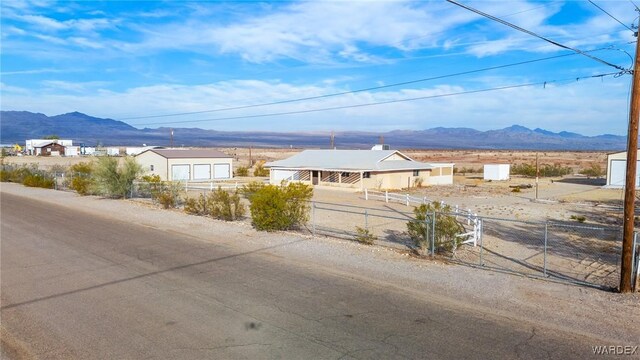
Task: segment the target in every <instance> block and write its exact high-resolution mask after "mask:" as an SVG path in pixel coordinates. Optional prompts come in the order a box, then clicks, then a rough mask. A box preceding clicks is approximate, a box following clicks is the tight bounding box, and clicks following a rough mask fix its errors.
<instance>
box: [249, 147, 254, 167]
mask: <svg viewBox="0 0 640 360" xmlns="http://www.w3.org/2000/svg"><path fill="white" fill-rule="evenodd" d="M252 149H253V146H249V167H252V166H253V156H251V150H252Z"/></svg>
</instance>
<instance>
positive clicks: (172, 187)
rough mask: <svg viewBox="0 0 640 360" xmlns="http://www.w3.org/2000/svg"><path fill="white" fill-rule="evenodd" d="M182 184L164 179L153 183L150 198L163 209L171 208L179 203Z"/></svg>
mask: <svg viewBox="0 0 640 360" xmlns="http://www.w3.org/2000/svg"><path fill="white" fill-rule="evenodd" d="M181 192H182V186H181V185H180V183H177V182H171V181H164V182H162V181H161V182H159V183H154V184H153V189H152V190H151V199H153V201H154V202H156V203H158V204H160V205H161V206H162V207H163V208H164V209H173V208H175V207H177V206H178V204H179V203H180V194H181Z"/></svg>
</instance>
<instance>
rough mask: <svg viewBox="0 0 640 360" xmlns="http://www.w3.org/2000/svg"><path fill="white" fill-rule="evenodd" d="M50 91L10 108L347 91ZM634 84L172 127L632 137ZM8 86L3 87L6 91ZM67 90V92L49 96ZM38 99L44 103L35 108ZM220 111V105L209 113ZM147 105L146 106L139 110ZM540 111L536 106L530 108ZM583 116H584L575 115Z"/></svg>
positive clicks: (306, 106)
mask: <svg viewBox="0 0 640 360" xmlns="http://www.w3.org/2000/svg"><path fill="white" fill-rule="evenodd" d="M483 81H490V82H491V83H493V84H495V83H512V82H513V80H511V82H507V80H506V79H495V78H494V79H480V82H483ZM45 85H46V89H45V90H44V91H40V92H33V91H30V92H29V93H24V92H23V93H20V92H7V93H6V94H5V93H4V92H5V91H4V89H3V106H4V107H5V108H7V109H15V110H29V111H37V112H43V113H47V114H59V113H65V112H70V111H81V112H85V113H87V114H90V115H93V116H100V117H109V118H114V119H119V118H125V117H130V116H139V115H155V114H170V113H178V112H191V111H204V110H210V109H211V108H226V107H234V106H241V105H247V104H256V103H264V102H274V101H282V100H286V99H292V98H298V97H301V94H304V96H316V95H322V94H326V93H333V92H340V91H344V90H345V89H342V88H337V87H332V86H324V85H323V86H316V85H303V86H300V85H292V84H287V83H278V82H264V81H255V80H247V81H228V82H220V83H214V84H208V85H199V86H175V85H156V86H148V87H138V88H132V89H129V90H127V91H124V92H114V91H109V90H101V88H102V85H104V84H100V83H95V82H94V83H70V82H62V81H49V82H46V83H45ZM627 85H628V84H626V80H624V79H611V78H607V79H606V80H604V82H601V81H600V80H593V81H580V82H577V83H576V82H571V83H568V84H564V85H548V86H546V87H545V88H543V87H542V86H537V87H527V88H518V89H511V90H502V91H493V92H485V93H476V94H469V95H459V96H446V97H438V98H432V99H425V100H417V101H410V102H398V103H393V104H386V105H378V106H369V107H353V108H347V109H341V110H332V111H323V112H312V113H307V114H297V115H281V116H273V117H265V118H257V119H235V120H222V121H216V120H212V121H204V122H193V123H182V124H173V126H184V127H201V128H214V129H219V130H275V131H296V130H297V131H302V130H331V129H334V130H371V131H386V130H394V129H426V128H432V127H437V126H445V127H460V126H463V127H472V128H477V129H480V130H488V129H496V128H503V127H506V126H510V125H512V124H520V125H524V126H528V127H531V128H535V127H541V128H545V129H548V130H552V131H561V130H568V131H575V132H579V133H583V134H586V135H596V134H602V133H616V134H624V133H625V131H626V122H627V121H626V104H625V96H624V94H626V90H627ZM3 86H5V85H3ZM54 88H56V89H64V90H65V91H64V92H60V91H53V92H52V91H50V90H54ZM471 89H473V88H465V87H461V86H451V85H438V86H433V87H425V88H420V89H400V90H395V91H391V90H389V91H382V92H375V93H371V92H362V93H354V94H349V95H345V96H340V97H331V98H325V99H321V100H316V101H305V102H299V103H288V104H279V105H273V106H267V107H257V108H252V109H242V110H235V111H221V112H211V113H203V114H194V115H190V116H182V117H170V118H167V117H164V118H154V119H141V120H130V121H128V122H130V123H131V124H133V125H134V126H139V127H145V126H148V127H157V126H161V125H162V124H163V123H165V125H167V126H168V125H172V124H170V123H167V122H170V121H184V120H199V119H221V118H227V117H237V116H246V115H254V114H271V113H279V112H290V111H304V110H310V109H318V108H330V107H338V106H348V105H353V104H364V103H371V102H381V101H394V100H400V99H406V98H415V97H425V96H433V95H439V94H448V93H454V92H460V91H465V90H471ZM34 99H38V101H37V102H34ZM212 103H215V104H216V105H215V106H212V105H211V104H212ZM141 104H144V107H143V108H141ZM532 104H535V106H532ZM576 109H580V111H576Z"/></svg>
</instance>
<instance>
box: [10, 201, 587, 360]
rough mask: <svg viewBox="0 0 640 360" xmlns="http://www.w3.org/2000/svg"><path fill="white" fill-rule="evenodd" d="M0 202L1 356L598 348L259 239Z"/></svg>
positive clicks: (477, 353)
mask: <svg viewBox="0 0 640 360" xmlns="http://www.w3.org/2000/svg"><path fill="white" fill-rule="evenodd" d="M0 201H1V209H0V210H1V222H2V227H1V248H0V250H1V259H0V260H1V263H0V267H1V268H0V270H1V289H0V290H1V301H2V303H1V315H2V330H3V332H4V333H3V334H4V335H3V346H4V349H3V351H2V353H3V354H5V356H9V357H15V358H20V357H21V356H22V357H25V358H29V357H34V358H45V359H61V358H65V359H66V358H96V359H98V358H99V359H146V358H154V359H242V358H245V359H339V358H345V359H347V358H375V359H396V358H412V359H418V358H424V359H515V358H524V359H526V358H534V359H537V358H557V359H568V358H581V359H584V358H588V357H591V356H592V353H591V345H595V343H594V341H593V340H590V339H586V338H584V337H582V336H579V335H577V334H570V333H566V332H560V331H558V330H552V329H548V328H542V327H540V326H536V327H534V326H532V325H530V324H527V323H522V322H515V321H513V320H511V319H508V318H504V317H498V316H494V315H491V314H483V313H475V312H473V311H470V310H462V309H459V308H455V307H453V306H447V305H446V304H441V303H436V302H431V301H430V300H429V299H428V296H420V294H419V293H416V292H413V291H411V289H407V291H403V290H402V289H398V288H397V287H393V288H391V287H388V286H384V285H383V284H378V283H376V280H375V279H371V280H370V281H362V280H361V276H358V277H356V276H349V275H348V274H343V275H340V274H336V272H331V271H328V270H326V269H323V268H321V267H318V266H311V265H309V266H305V265H300V264H299V263H296V262H292V261H289V260H287V259H285V258H282V257H278V256H274V255H273V254H270V253H269V249H268V248H265V249H262V250H258V251H241V250H239V249H241V247H238V248H232V247H230V246H226V245H225V246H222V245H218V244H215V243H211V242H205V241H202V240H201V239H198V238H195V237H192V236H189V235H188V234H181V233H169V232H164V231H160V230H158V229H154V228H149V227H144V226H140V225H136V224H134V223H127V222H121V221H116V220H113V219H110V218H109V217H107V216H104V217H99V216H95V215H90V214H86V213H82V212H79V211H74V210H70V209H68V208H62V207H58V206H53V205H51V204H45V203H42V202H39V201H37V200H33V199H29V198H23V197H17V196H14V195H9V194H6V193H2V197H1V198H0ZM219 236H220V237H224V236H225V234H220V235H219ZM299 241H309V240H305V239H301V240H299ZM365 275H366V274H365Z"/></svg>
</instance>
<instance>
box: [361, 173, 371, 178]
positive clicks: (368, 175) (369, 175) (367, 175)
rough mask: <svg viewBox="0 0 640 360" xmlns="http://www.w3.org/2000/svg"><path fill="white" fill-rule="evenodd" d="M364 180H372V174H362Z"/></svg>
mask: <svg viewBox="0 0 640 360" xmlns="http://www.w3.org/2000/svg"><path fill="white" fill-rule="evenodd" d="M362 178H364V179H370V178H371V173H370V172H368V171H367V172H365V173H362Z"/></svg>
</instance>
